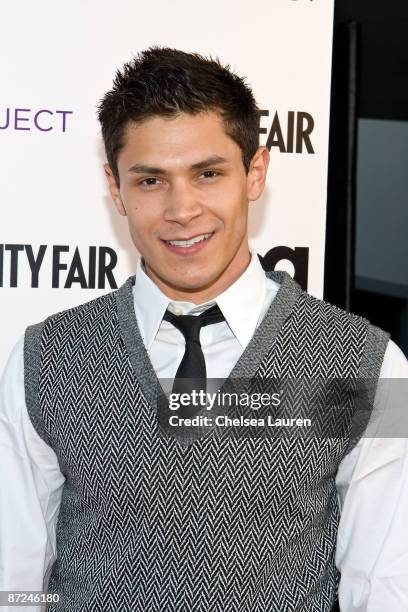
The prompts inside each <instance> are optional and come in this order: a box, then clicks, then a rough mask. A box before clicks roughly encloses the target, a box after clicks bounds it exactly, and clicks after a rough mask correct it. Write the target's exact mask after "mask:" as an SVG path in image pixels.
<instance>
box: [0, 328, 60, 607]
mask: <svg viewBox="0 0 408 612" xmlns="http://www.w3.org/2000/svg"><path fill="white" fill-rule="evenodd" d="M0 453H1V461H0V591H22V590H30V591H43V590H46V588H47V585H48V578H49V574H50V572H51V569H52V565H53V563H54V561H55V557H56V552H55V528H56V521H57V517H58V512H59V506H60V502H61V493H62V487H63V484H64V481H65V478H64V476H63V474H62V473H61V471H60V469H59V465H58V460H57V456H56V455H55V453H54V451H53V450H52V448H51V447H49V446H48V445H47V444H46V443H45V442H44V441H43V440H42V439H41V438H40V436H39V435H38V434H37V432H36V431H35V429H34V427H33V425H32V423H31V420H30V417H29V415H28V412H27V407H26V403H25V391H24V336H22V337H21V338H20V339H19V341H18V342H17V344H16V345H15V347H14V349H13V351H12V352H11V354H10V356H9V359H8V362H7V364H6V368H5V370H4V373H3V376H2V379H1V382H0ZM20 608H21V610H24V612H29V611H30V610H33V611H34V610H39V609H40V608H39V606H34V607H27V606H24V607H22V606H21V607H20V606H19V607H15V606H14V607H7V608H3V607H2V608H1V609H2V610H6V609H7V610H10V612H16V610H18V609H20Z"/></svg>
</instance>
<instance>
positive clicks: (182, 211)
mask: <svg viewBox="0 0 408 612" xmlns="http://www.w3.org/2000/svg"><path fill="white" fill-rule="evenodd" d="M117 162H118V172H119V180H120V186H119V187H118V186H117V184H116V182H115V180H114V178H113V175H112V172H111V170H110V168H109V166H108V165H106V166H105V171H106V174H107V177H108V181H109V186H110V190H111V194H112V197H113V199H114V201H115V204H116V206H117V208H118V211H119V212H120V214H122V215H126V216H127V217H128V223H129V230H130V234H131V237H132V240H133V242H134V244H135V246H136V248H137V250H138V251H139V253H140V254H141V255H142V257H143V260H144V263H145V267H146V271H147V273H148V275H149V276H150V277H151V278H152V280H153V281H154V282H155V283H156V285H158V287H159V288H160V289H161V290H162V291H163V292H164V293H165V294H166V295H167V296H168V297H170V298H171V299H181V300H183V299H184V300H187V301H191V302H194V303H199V302H202V301H205V300H208V299H211V298H212V297H214V296H216V295H217V294H219V293H220V292H222V291H223V290H224V289H226V288H227V287H228V286H229V285H230V284H231V283H233V282H234V281H235V280H236V279H237V278H238V277H239V276H240V275H241V274H242V272H243V271H244V270H245V268H246V267H247V265H248V263H249V260H250V255H249V251H248V239H247V220H248V201H249V200H255V199H257V198H258V197H259V196H260V195H261V193H262V190H263V187H264V182H265V174H266V169H267V165H268V151H267V149H265V147H260V148H259V149H258V151H257V153H256V155H255V156H254V158H253V160H252V162H251V169H250V172H249V173H248V175H247V174H246V173H245V168H244V165H243V162H242V155H241V149H240V148H239V146H238V145H237V144H236V143H235V142H234V141H233V140H232V139H231V138H230V137H229V136H227V134H226V133H225V132H224V129H223V126H222V123H221V119H220V117H219V115H218V114H217V113H215V112H208V113H203V114H200V115H190V114H186V113H182V114H180V115H178V116H177V117H172V118H164V117H161V116H155V117H152V118H150V119H148V120H145V121H143V122H141V123H139V124H129V126H128V127H127V130H126V136H125V144H124V146H123V148H122V150H121V151H120V153H119V156H118V160H117Z"/></svg>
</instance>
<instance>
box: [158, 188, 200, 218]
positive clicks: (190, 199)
mask: <svg viewBox="0 0 408 612" xmlns="http://www.w3.org/2000/svg"><path fill="white" fill-rule="evenodd" d="M167 196H168V197H167V201H166V206H165V211H164V219H165V221H174V222H176V223H180V225H188V224H189V223H190V222H191V221H192V220H193V219H194V218H196V217H199V216H200V215H201V213H202V211H203V205H202V203H201V201H200V196H199V194H198V193H197V190H196V189H194V187H193V186H192V185H191V184H189V183H188V182H187V181H184V180H182V181H177V182H176V181H175V182H174V183H173V184H172V186H171V188H170V189H169V191H168V192H167Z"/></svg>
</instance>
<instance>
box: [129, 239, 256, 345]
mask: <svg viewBox="0 0 408 612" xmlns="http://www.w3.org/2000/svg"><path fill="white" fill-rule="evenodd" d="M250 251H251V260H250V263H249V265H248V267H247V268H246V270H245V271H244V272H243V273H242V274H241V276H240V277H239V278H238V279H237V280H236V281H235V282H234V283H232V285H230V286H229V287H228V288H227V289H226V290H225V291H223V292H222V293H220V294H219V295H218V296H217V297H216V298H214V299H212V300H210V301H208V302H204V303H202V304H193V303H191V302H182V301H171V300H170V299H169V298H168V297H167V296H166V295H164V293H163V292H162V291H161V290H160V289H159V288H158V287H157V285H155V283H154V282H153V281H152V280H151V278H149V277H148V276H147V274H146V272H145V271H144V268H143V263H142V258H139V259H138V262H137V267H136V280H135V284H134V287H133V297H134V304H135V312H136V319H137V322H138V326H139V329H140V334H141V336H142V339H143V342H144V345H145V347H146V348H147V349H148V350H149V349H150V347H151V345H152V343H153V340H154V339H155V337H156V334H157V332H158V330H159V327H160V324H161V322H162V319H163V316H164V313H165V312H166V310H167V308H169V310H171V311H172V312H175V314H187V313H188V314H200V312H203V311H204V310H206V309H207V308H208V307H209V306H211V305H213V304H214V303H217V304H218V306H219V308H220V310H221V311H222V313H223V315H224V317H225V320H226V322H227V323H228V325H229V327H230V329H231V331H232V333H233V334H234V336H235V337H236V339H237V340H238V342H239V343H240V344H241V346H242V348H245V347H246V346H247V344H248V343H249V341H250V340H251V338H252V336H253V334H254V332H255V329H256V326H257V323H258V320H259V318H260V315H261V311H262V306H263V303H264V300H265V292H266V277H265V273H264V271H263V269H262V266H261V263H260V261H259V258H258V255H257V253H256V252H255V251H254V250H253V249H251V250H250Z"/></svg>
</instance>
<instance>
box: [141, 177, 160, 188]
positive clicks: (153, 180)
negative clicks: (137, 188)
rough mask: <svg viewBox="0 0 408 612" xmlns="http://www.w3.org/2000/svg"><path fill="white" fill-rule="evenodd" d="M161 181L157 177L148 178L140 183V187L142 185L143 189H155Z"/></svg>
mask: <svg viewBox="0 0 408 612" xmlns="http://www.w3.org/2000/svg"><path fill="white" fill-rule="evenodd" d="M159 181H160V179H158V178H157V177H155V176H148V177H147V178H145V179H143V180H142V181H139V183H138V185H141V186H142V187H155V186H156V185H158V184H159Z"/></svg>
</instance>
